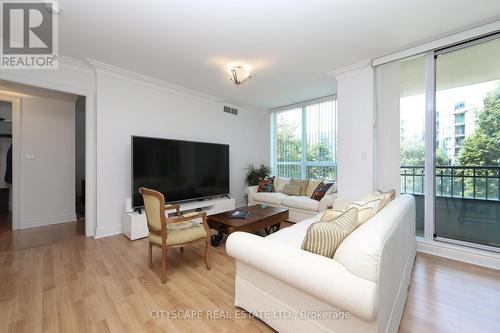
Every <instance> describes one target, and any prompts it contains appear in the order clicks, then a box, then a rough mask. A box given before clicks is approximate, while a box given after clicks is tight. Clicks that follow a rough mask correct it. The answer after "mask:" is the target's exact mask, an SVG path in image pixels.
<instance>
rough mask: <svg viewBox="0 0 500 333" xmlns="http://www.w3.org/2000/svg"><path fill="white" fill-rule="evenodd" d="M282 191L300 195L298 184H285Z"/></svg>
mask: <svg viewBox="0 0 500 333" xmlns="http://www.w3.org/2000/svg"><path fill="white" fill-rule="evenodd" d="M283 193H285V194H288V195H300V186H297V185H291V184H286V185H285V187H283Z"/></svg>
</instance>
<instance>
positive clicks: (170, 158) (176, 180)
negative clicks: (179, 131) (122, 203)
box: [132, 136, 229, 208]
mask: <svg viewBox="0 0 500 333" xmlns="http://www.w3.org/2000/svg"><path fill="white" fill-rule="evenodd" d="M139 187H147V188H150V189H154V190H157V191H159V192H161V193H163V195H164V196H165V200H166V201H167V202H180V201H187V200H194V199H204V198H210V197H215V196H222V195H226V194H228V193H229V145H225V144H215V143H206V142H193V141H180V140H169V139H157V138H147V137H140V136H132V197H133V199H132V201H133V206H134V208H139V207H142V206H143V205H144V204H143V201H142V196H141V194H140V193H139Z"/></svg>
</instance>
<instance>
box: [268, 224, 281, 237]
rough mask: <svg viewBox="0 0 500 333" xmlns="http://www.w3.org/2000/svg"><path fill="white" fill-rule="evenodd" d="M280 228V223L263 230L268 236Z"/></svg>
mask: <svg viewBox="0 0 500 333" xmlns="http://www.w3.org/2000/svg"><path fill="white" fill-rule="evenodd" d="M280 227H281V223H276V224H274V225H272V226H270V227H267V228H265V229H264V231H265V232H266V234H268V235H270V234H271V233H273V232H276V231H278V230H280Z"/></svg>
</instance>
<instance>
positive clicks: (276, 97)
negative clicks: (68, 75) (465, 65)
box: [59, 0, 500, 109]
mask: <svg viewBox="0 0 500 333" xmlns="http://www.w3.org/2000/svg"><path fill="white" fill-rule="evenodd" d="M59 3H60V5H61V7H62V9H63V11H62V13H61V15H60V23H59V24H60V29H59V31H60V32H59V34H60V44H59V49H60V53H61V54H62V55H65V56H69V57H72V58H76V59H85V58H92V59H95V60H98V61H102V62H105V63H109V64H112V65H115V66H119V67H122V68H125V69H129V70H132V71H135V72H138V73H141V74H145V75H149V76H152V77H155V78H158V79H161V80H164V81H168V82H171V83H174V84H177V85H180V86H184V87H186V88H190V89H193V90H196V91H199V92H203V93H206V94H210V95H213V96H217V97H220V98H223V99H224V100H225V101H227V102H229V103H234V104H238V105H242V106H250V107H255V108H259V109H268V108H273V107H278V106H282V105H287V104H291V103H295V102H298V101H302V100H307V99H311V98H315V97H320V96H324V95H328V94H332V93H335V91H336V87H335V81H334V80H333V78H331V77H329V76H327V75H326V73H327V72H329V71H332V70H335V69H338V68H341V67H344V66H346V65H349V64H353V63H357V62H359V61H363V60H366V59H372V58H375V57H378V56H382V55H385V54H388V53H392V52H394V51H397V50H400V49H402V48H404V47H406V46H409V45H414V44H416V43H419V42H422V41H426V40H429V39H433V38H435V37H438V36H442V35H444V34H447V33H450V32H455V31H459V30H463V29H464V28H467V27H470V26H475V25H478V24H481V23H486V22H489V21H492V20H495V19H499V18H500V1H499V0H481V1H471V0H405V1H401V0H378V1H374V0H356V1H353V0H323V1H321V0H302V1H299V0H273V1H270V0H267V1H262V0H248V1H236V0H210V1H202V0H198V1H196V0H193V1H186V0H142V1H137V0H136V1H130V0H106V1H103V0H59ZM234 61H241V62H244V63H248V64H250V65H252V66H253V68H254V70H253V73H252V79H250V80H249V81H247V82H246V83H244V84H243V85H241V86H239V87H238V86H236V85H234V84H233V83H232V82H231V81H229V78H228V76H227V73H226V71H225V64H226V63H228V62H234Z"/></svg>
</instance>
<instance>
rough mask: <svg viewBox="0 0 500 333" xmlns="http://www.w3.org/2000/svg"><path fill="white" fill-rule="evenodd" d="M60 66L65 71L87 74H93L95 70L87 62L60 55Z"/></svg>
mask: <svg viewBox="0 0 500 333" xmlns="http://www.w3.org/2000/svg"><path fill="white" fill-rule="evenodd" d="M59 66H60V67H61V68H64V69H69V70H73V71H78V72H81V73H85V74H93V70H92V68H91V67H90V65H89V64H88V63H87V62H85V61H82V60H77V59H74V58H70V57H66V56H63V55H59Z"/></svg>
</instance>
